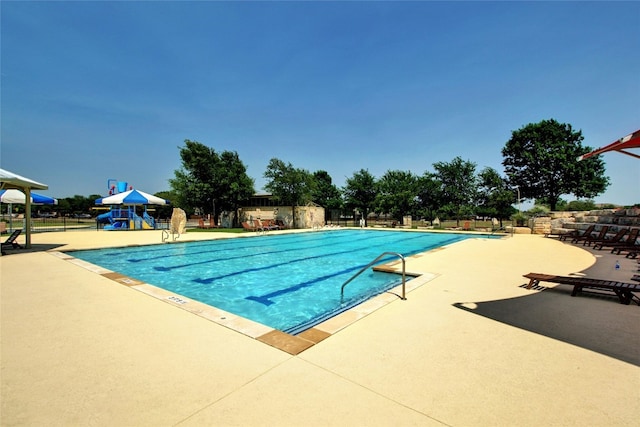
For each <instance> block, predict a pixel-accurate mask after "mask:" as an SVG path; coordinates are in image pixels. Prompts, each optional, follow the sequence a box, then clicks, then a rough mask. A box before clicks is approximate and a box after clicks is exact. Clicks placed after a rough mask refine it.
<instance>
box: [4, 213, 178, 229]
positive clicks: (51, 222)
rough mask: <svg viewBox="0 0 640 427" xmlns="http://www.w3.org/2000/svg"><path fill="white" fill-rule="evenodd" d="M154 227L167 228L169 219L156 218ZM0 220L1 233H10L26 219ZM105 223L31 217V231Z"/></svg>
mask: <svg viewBox="0 0 640 427" xmlns="http://www.w3.org/2000/svg"><path fill="white" fill-rule="evenodd" d="M154 221H155V225H156V227H155V228H156V229H158V230H162V229H168V228H169V223H170V220H169V219H156V220H154ZM0 222H2V223H4V226H3V227H2V230H3V231H2V232H3V233H5V232H6V233H11V232H13V230H17V229H21V230H24V229H25V227H26V220H25V218H23V217H12V216H9V215H0ZM104 225H105V224H100V223H99V222H98V221H96V219H95V218H70V217H58V218H31V232H32V233H40V232H48V231H75V230H88V229H93V230H96V229H97V230H100V229H102V228H103V227H104Z"/></svg>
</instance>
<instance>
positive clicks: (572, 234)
mask: <svg viewBox="0 0 640 427" xmlns="http://www.w3.org/2000/svg"><path fill="white" fill-rule="evenodd" d="M595 228H596V226H595V224H593V225H590V226H589V227H587V229H586V230H585V231H584V233H582V234H580V230H573V231H570V232H568V233H564V234H561V235H560V237H559V240H561V241H562V240H567V239H568V238H569V237H571V238H574V237H580V236H590V235H591V233H593V230H594V229H595Z"/></svg>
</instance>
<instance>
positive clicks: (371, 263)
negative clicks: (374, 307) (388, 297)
mask: <svg viewBox="0 0 640 427" xmlns="http://www.w3.org/2000/svg"><path fill="white" fill-rule="evenodd" d="M386 255H395V256H397V257H398V258H400V259H401V260H402V296H401V297H400V299H403V300H406V299H407V298H406V296H405V284H406V280H405V277H406V274H405V260H404V256H402V254H399V253H398V252H383V253H381V254H380V255H378V256H377V257H376V259H374V260H373V261H371V262H370V263H369V264H367V265H365V266H364V267H362V268H361V269H360V271H358V272H357V273H356V274H354V275H353V276H351V278H350V279H349V280H347V281H346V282H344V284H343V285H342V288H341V289H340V304H342V303H343V302H344V287H345V286H347V285H348V284H349V283H350V282H351V281H352V280H353V279H355V278H356V277H358V276H359V275H361V274H362V273H364V272H365V270H367V269H368V268H369V267H371V266H372V265H373V264H375V263H376V262H378V261H379V260H380V259H381V258H382V257H384V256H386Z"/></svg>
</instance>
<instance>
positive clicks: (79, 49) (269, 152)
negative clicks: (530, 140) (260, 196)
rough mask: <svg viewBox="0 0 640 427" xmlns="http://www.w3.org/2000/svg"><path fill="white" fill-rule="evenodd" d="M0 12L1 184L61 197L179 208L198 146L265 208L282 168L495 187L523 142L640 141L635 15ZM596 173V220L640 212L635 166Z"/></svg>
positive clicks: (145, 5)
mask: <svg viewBox="0 0 640 427" xmlns="http://www.w3.org/2000/svg"><path fill="white" fill-rule="evenodd" d="M0 7H1V16H2V22H1V24H2V34H1V35H2V40H1V42H2V45H1V48H2V63H1V66H2V113H1V114H2V123H1V125H2V141H1V143H2V146H1V158H0V164H1V165H2V168H4V169H8V170H10V171H12V172H15V173H18V174H20V175H24V176H27V177H29V178H31V179H34V180H36V181H40V182H43V183H45V184H48V185H49V190H48V191H46V192H43V193H44V194H47V195H50V196H54V197H60V198H61V197H69V196H73V195H76V194H79V195H83V196H88V195H90V194H101V195H105V194H106V193H107V180H108V179H118V180H123V181H128V182H129V183H130V184H131V185H133V186H134V187H135V188H137V189H140V190H143V191H146V192H149V193H155V192H158V191H163V190H168V189H169V183H168V180H169V179H170V178H172V177H173V172H174V170H176V169H178V168H180V166H181V162H180V156H179V148H178V147H180V146H183V144H184V143H183V141H184V140H185V139H191V140H196V141H199V142H201V143H203V144H205V145H207V146H210V147H213V148H214V149H216V150H217V151H223V150H229V151H236V152H237V153H238V154H239V156H240V159H241V160H242V161H243V162H244V164H245V165H246V166H247V168H248V173H249V175H250V176H251V177H252V178H254V179H255V182H256V190H257V191H262V190H263V189H262V187H263V185H264V184H265V180H264V178H263V174H264V172H265V169H266V166H267V164H268V162H269V159H270V158H272V157H277V158H279V159H281V160H283V161H285V162H291V163H292V164H293V165H294V166H295V167H299V168H304V169H307V170H309V171H310V172H314V171H317V170H326V171H327V172H329V174H330V175H331V176H332V178H333V181H334V183H335V184H336V185H338V186H342V185H344V182H345V178H347V177H351V176H352V175H353V173H354V172H356V171H358V170H360V169H368V170H369V172H371V173H372V174H373V175H374V176H375V177H377V178H379V177H381V176H382V175H383V174H384V173H385V172H386V171H387V170H410V171H412V172H414V173H415V174H422V173H423V172H424V171H426V170H429V171H432V170H433V168H432V165H433V163H434V162H439V161H444V162H449V161H451V160H453V159H454V158H455V157H457V156H460V157H461V158H462V159H464V160H469V161H472V162H474V163H476V164H477V171H478V172H479V171H480V170H481V169H483V168H485V167H493V168H494V169H496V170H498V171H499V172H500V173H501V174H502V173H503V167H502V154H501V150H502V148H503V147H504V145H505V143H506V142H507V141H508V140H509V138H510V137H511V132H512V131H514V130H517V129H519V128H521V127H523V126H525V125H526V124H528V123H537V122H539V121H541V120H543V119H550V118H554V119H556V120H558V121H559V122H561V123H570V124H571V125H572V126H573V127H574V128H575V129H576V130H581V131H582V133H583V136H584V138H585V140H584V145H588V146H590V147H593V148H597V147H600V146H603V145H606V144H609V143H610V142H612V141H614V140H615V139H617V138H620V137H622V136H624V135H626V134H628V133H630V132H632V131H635V130H637V129H639V128H640V103H639V102H638V100H639V99H640V36H639V35H638V23H639V22H640V3H638V2H248V3H238V2H206V1H205V2H153V1H149V2H127V1H124V2H12V1H2V3H1V4H0ZM603 158H604V160H605V162H606V166H607V175H608V176H609V177H610V178H611V186H610V187H609V189H608V190H607V192H606V193H605V194H603V195H601V196H599V197H597V198H596V201H598V202H610V203H618V204H630V203H635V202H640V161H639V160H637V159H634V158H632V157H630V156H625V155H622V154H619V153H609V154H605V155H604V156H603ZM566 198H567V199H569V200H571V199H572V197H566Z"/></svg>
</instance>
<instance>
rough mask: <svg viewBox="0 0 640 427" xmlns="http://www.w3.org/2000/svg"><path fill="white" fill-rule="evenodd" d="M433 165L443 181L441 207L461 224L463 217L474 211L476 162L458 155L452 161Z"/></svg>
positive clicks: (439, 178) (441, 181)
mask: <svg viewBox="0 0 640 427" xmlns="http://www.w3.org/2000/svg"><path fill="white" fill-rule="evenodd" d="M433 167H434V169H435V170H436V174H437V175H438V180H439V181H440V183H441V188H440V191H441V201H442V205H441V206H440V209H441V210H442V211H443V212H445V213H446V214H447V215H451V216H453V217H454V218H455V219H456V223H457V224H458V226H459V225H460V218H461V217H467V216H470V215H472V214H473V213H474V204H473V202H474V200H475V199H476V193H477V182H476V179H475V178H476V177H475V171H476V164H475V163H473V162H470V161H468V160H462V159H461V158H460V157H456V158H455V159H453V160H452V161H451V162H450V163H446V162H437V163H434V164H433Z"/></svg>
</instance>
